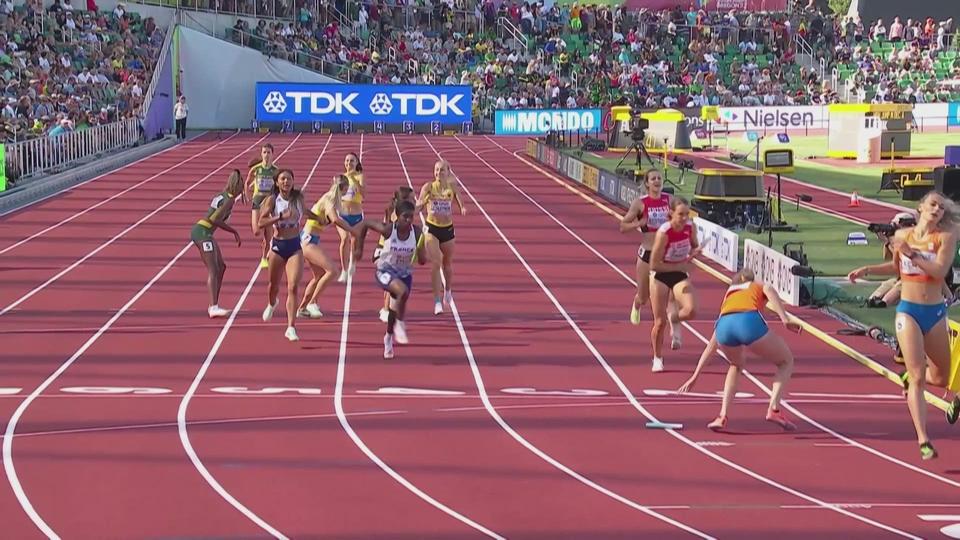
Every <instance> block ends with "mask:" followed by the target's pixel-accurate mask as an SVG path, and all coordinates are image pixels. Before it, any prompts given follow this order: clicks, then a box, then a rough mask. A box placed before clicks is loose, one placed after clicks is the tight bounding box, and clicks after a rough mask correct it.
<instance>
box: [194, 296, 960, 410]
mask: <svg viewBox="0 0 960 540" xmlns="http://www.w3.org/2000/svg"><path fill="white" fill-rule="evenodd" d="M229 314H230V310H229V309H223V308H222V307H220V306H210V307H209V308H207V315H209V316H210V318H211V319H216V318H217V317H226V316H227V315H229ZM951 423H953V422H951Z"/></svg>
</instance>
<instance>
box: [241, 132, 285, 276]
mask: <svg viewBox="0 0 960 540" xmlns="http://www.w3.org/2000/svg"><path fill="white" fill-rule="evenodd" d="M276 174H277V167H276V165H274V163H273V145H272V144H270V143H265V144H264V145H263V146H261V147H260V163H258V164H256V165H254V166H253V167H251V168H250V172H248V173H247V184H246V187H245V190H244V191H245V193H249V192H250V191H251V190H252V191H253V197H252V198H251V201H252V205H251V206H252V208H253V210H252V211H251V213H250V224H251V227H252V228H253V235H254V236H257V235H260V234H262V235H263V240H262V242H261V253H260V268H266V267H267V252H269V251H270V239H271V233H272V232H273V231H272V230H271V229H270V227H261V226H260V215H261V214H260V206H261V205H262V204H263V200H264V199H266V198H267V197H269V196H270V193H271V192H272V191H273V178H274V176H276ZM261 229H263V230H262V231H261Z"/></svg>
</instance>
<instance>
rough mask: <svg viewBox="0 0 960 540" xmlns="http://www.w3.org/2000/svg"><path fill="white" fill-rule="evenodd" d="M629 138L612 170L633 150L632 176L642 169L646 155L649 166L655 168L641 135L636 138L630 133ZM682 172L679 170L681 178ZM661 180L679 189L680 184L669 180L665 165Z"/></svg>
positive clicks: (655, 164)
mask: <svg viewBox="0 0 960 540" xmlns="http://www.w3.org/2000/svg"><path fill="white" fill-rule="evenodd" d="M631 139H632V142H631V143H630V147H629V148H627V151H626V152H624V154H623V157H622V158H620V161H619V162H618V163H617V166H616V167H614V170H615V171H619V170H620V166H621V165H623V162H624V161H626V160H627V156H629V155H630V153H631V152H634V153H635V154H636V165H635V168H634V177H635V178H636V174H637V171H639V170H641V169H643V158H644V157H646V158H647V161H649V162H650V167H652V168H654V169H656V168H657V163H656V162H655V161H654V160H653V158H652V157H650V152H648V151H647V146H646V145H645V144H643V137H640V138H639V139H638V138H637V137H636V136H635V135H631ZM684 172H685V171H681V172H680V177H681V179H682V178H683V173H684ZM663 180H664V182H668V183H670V184H671V185H672V186H673V187H675V188H677V189H680V186H678V185H677V184H675V183H674V182H673V181H672V180H670V178H668V169H667V168H666V167H664V169H663ZM637 182H638V183H639V180H637Z"/></svg>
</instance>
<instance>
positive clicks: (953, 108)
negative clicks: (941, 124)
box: [947, 103, 960, 126]
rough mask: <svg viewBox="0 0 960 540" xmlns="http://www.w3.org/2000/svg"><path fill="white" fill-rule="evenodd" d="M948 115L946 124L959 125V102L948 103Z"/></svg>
mask: <svg viewBox="0 0 960 540" xmlns="http://www.w3.org/2000/svg"><path fill="white" fill-rule="evenodd" d="M949 111H950V116H948V117H947V125H948V126H960V103H951V104H950V108H949Z"/></svg>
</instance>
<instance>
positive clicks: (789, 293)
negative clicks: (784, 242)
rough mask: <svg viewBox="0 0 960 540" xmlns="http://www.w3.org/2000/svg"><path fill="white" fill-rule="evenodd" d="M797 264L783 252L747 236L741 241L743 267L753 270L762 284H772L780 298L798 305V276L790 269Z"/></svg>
mask: <svg viewBox="0 0 960 540" xmlns="http://www.w3.org/2000/svg"><path fill="white" fill-rule="evenodd" d="M797 264H798V263H797V261H795V260H793V259H791V258H790V257H787V256H786V255H784V254H783V253H778V252H777V251H775V250H773V249H770V248H768V247H767V246H765V245H763V244H760V243H758V242H755V241H753V240H750V239H749V238H748V239H746V240H744V241H743V267H744V268H749V269H751V270H753V272H754V273H755V274H756V275H757V279H759V280H760V282H761V283H763V284H764V285H771V286H773V288H774V289H776V290H777V294H778V295H779V296H780V299H781V300H783V301H784V302H785V303H787V304H789V305H791V306H799V305H800V278H799V277H798V276H795V275H793V273H792V272H791V271H790V270H791V269H792V268H793V267H794V266H797Z"/></svg>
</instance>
